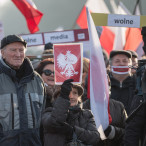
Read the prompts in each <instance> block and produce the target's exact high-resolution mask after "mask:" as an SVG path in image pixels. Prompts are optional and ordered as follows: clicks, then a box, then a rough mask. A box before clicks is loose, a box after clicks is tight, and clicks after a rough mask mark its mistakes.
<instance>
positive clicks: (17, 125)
mask: <svg viewBox="0 0 146 146" xmlns="http://www.w3.org/2000/svg"><path fill="white" fill-rule="evenodd" d="M47 47H49V50H48V49H47ZM26 48H27V43H26V41H25V40H24V39H23V38H21V37H20V36H17V35H8V36H6V37H4V38H3V39H2V40H1V48H0V49H1V55H2V56H1V59H0V84H1V86H0V146H43V145H44V146H75V145H76V146H77V145H78V146H79V145H80V146H146V139H145V126H146V117H145V116H146V108H145V107H146V105H145V95H146V94H145V93H146V88H145V87H146V83H145V81H146V73H145V72H143V74H142V75H143V76H142V77H143V78H142V80H141V81H142V82H141V84H142V86H141V90H142V92H141V94H138V93H140V92H139V88H137V78H138V77H137V72H136V70H137V68H138V55H137V53H136V52H134V51H125V50H113V51H111V52H110V55H109V56H108V54H107V53H106V51H105V50H104V49H103V56H104V60H105V67H106V69H107V78H108V81H109V82H108V83H109V89H110V92H109V97H110V98H109V109H110V110H109V111H110V116H111V117H110V118H111V122H110V123H109V125H108V127H107V128H106V129H104V134H105V136H106V139H104V140H103V139H101V137H100V133H99V132H98V129H97V127H96V124H95V119H94V116H93V114H92V111H91V108H90V99H89V98H87V87H88V71H89V64H90V60H89V59H87V58H84V59H83V73H82V83H81V84H73V79H67V80H65V81H64V82H63V84H62V85H55V81H54V75H55V70H54V58H53V46H52V44H51V43H49V44H46V45H45V51H44V53H43V54H49V55H50V57H49V58H45V59H42V60H41V61H39V62H37V65H36V64H35V63H36V62H33V61H32V62H31V61H30V60H29V58H27V57H26V55H25V52H26Z"/></svg>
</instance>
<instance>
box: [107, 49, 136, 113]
mask: <svg viewBox="0 0 146 146" xmlns="http://www.w3.org/2000/svg"><path fill="white" fill-rule="evenodd" d="M130 65H131V53H130V52H128V51H124V50H114V51H111V53H110V67H111V71H110V74H109V77H110V81H111V98H112V99H115V100H117V101H120V102H122V103H123V104H124V107H125V109H126V112H127V114H128V115H129V113H130V107H131V102H132V100H133V97H134V95H135V88H136V81H135V77H133V76H132V75H131V71H130V68H129V66H130Z"/></svg>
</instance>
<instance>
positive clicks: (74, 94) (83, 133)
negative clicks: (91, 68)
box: [42, 79, 100, 146]
mask: <svg viewBox="0 0 146 146" xmlns="http://www.w3.org/2000/svg"><path fill="white" fill-rule="evenodd" d="M71 81H73V80H71V79H70V80H66V81H65V82H64V83H63V84H62V86H61V92H60V96H59V97H57V99H56V101H55V103H54V106H53V108H52V107H49V108H47V109H46V111H45V112H44V114H43V116H42V124H43V126H44V133H45V135H44V145H45V146H65V145H66V144H69V142H70V141H71V140H72V137H73V135H74V134H75V135H76V137H77V139H78V140H80V141H81V142H82V143H83V144H85V145H97V143H98V142H99V140H100V135H99V133H98V131H97V128H96V126H95V121H94V118H93V115H92V113H91V111H90V110H83V109H82V107H81V104H79V99H80V98H81V97H80V96H81V95H82V94H83V89H82V87H81V86H79V85H72V84H71Z"/></svg>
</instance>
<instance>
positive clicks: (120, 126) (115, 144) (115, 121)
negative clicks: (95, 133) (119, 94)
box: [83, 99, 127, 146]
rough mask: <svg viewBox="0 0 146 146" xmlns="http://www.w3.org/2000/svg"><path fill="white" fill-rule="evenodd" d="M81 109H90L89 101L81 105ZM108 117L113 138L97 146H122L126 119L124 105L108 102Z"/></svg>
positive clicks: (117, 102)
mask: <svg viewBox="0 0 146 146" xmlns="http://www.w3.org/2000/svg"><path fill="white" fill-rule="evenodd" d="M83 108H88V109H89V108H90V102H89V100H87V101H85V102H84V103H83ZM109 108H110V115H111V117H112V123H111V124H110V125H112V126H114V128H115V132H116V133H115V137H114V139H112V140H109V139H107V140H104V141H100V144H98V145H97V146H123V145H124V144H123V137H124V133H125V121H126V119H127V114H126V111H125V108H124V105H123V104H122V103H121V102H119V101H115V100H113V99H110V100H109Z"/></svg>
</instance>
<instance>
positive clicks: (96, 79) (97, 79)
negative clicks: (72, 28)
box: [87, 9, 109, 139]
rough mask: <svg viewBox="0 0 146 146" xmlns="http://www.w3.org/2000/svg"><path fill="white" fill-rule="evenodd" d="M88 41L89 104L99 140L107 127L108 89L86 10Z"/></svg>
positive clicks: (97, 40)
mask: <svg viewBox="0 0 146 146" xmlns="http://www.w3.org/2000/svg"><path fill="white" fill-rule="evenodd" d="M87 20H88V31H89V41H90V74H89V77H90V104H91V110H92V112H93V115H94V118H95V123H96V126H97V129H98V131H99V133H100V136H101V139H105V135H104V130H105V129H106V128H107V127H108V125H109V116H108V103H109V89H108V81H107V74H106V67H105V63H104V58H103V53H102V48H101V45H100V41H99V38H98V34H97V31H96V27H95V25H94V22H93V19H92V17H91V15H90V13H89V11H88V9H87Z"/></svg>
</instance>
